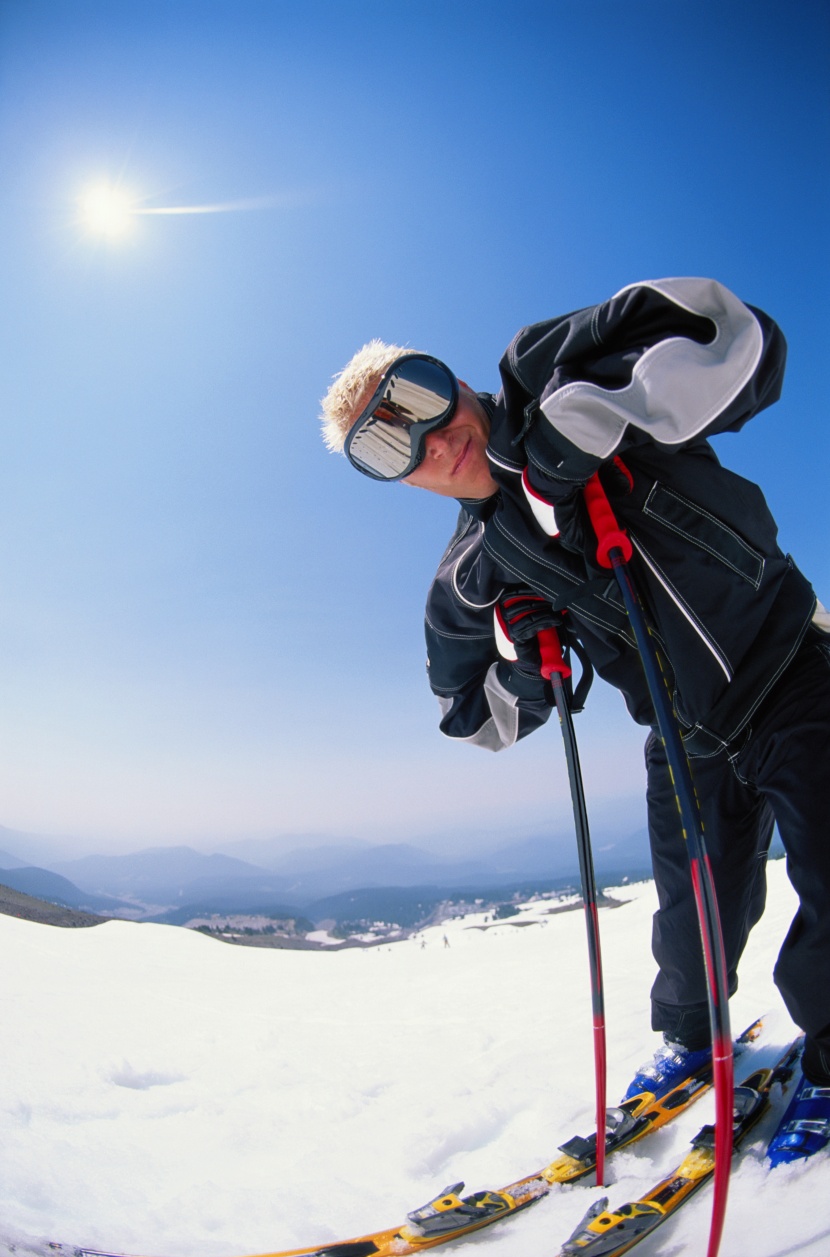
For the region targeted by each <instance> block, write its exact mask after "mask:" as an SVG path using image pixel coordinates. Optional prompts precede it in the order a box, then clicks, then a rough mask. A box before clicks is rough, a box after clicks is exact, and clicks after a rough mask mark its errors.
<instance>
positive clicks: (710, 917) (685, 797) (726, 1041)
mask: <svg viewBox="0 0 830 1257" xmlns="http://www.w3.org/2000/svg"><path fill="white" fill-rule="evenodd" d="M585 505H586V506H587V508H588V514H589V516H590V518H591V523H592V525H593V528H594V532H595V533H596V535H597V541H598V543H599V544H598V547H597V561H598V563H599V564H600V566H601V567H605V568H613V571H614V575H615V576H616V578H617V582H618V584H619V587H620V593H621V594H622V597H623V601H624V603H625V608H626V611H627V612H628V619H629V622H630V624H631V628H632V630H633V633H634V637H635V640H636V642H637V647H638V649H639V652H640V658H641V659H642V661H643V668H644V670H645V674H646V681H647V682H648V689H649V694H650V695H651V701H652V703H653V704H654V710H655V712H656V715H657V724H658V727H659V729H660V737H661V738H662V741H663V746H664V747H665V750H666V759H667V761H668V765H669V772H670V774H671V778H672V784H673V786H674V792H675V798H676V800H677V807H678V810H679V812H680V819H681V826H682V830H683V837H684V839H685V840H686V849H687V851H688V854H689V863H690V867H691V876H692V887H693V889H694V896H695V903H696V905H697V916H698V923H699V925H700V936H701V942H702V946H703V960H704V966H705V970H706V986H707V994H708V1000H709V1021H710V1025H711V1030H712V1076H713V1081H714V1087H715V1113H716V1120H715V1171H714V1200H713V1202H712V1223H711V1227H710V1231H709V1248H708V1254H707V1257H717V1252H718V1248H719V1247H720V1240H721V1235H722V1233H723V1223H724V1217H725V1215H726V1200H727V1195H728V1192H729V1172H730V1168H731V1160H732V1120H733V1119H732V1107H733V1094H734V1086H735V1081H734V1075H733V1069H732V1035H731V1031H730V1027H729V990H728V981H727V973H726V957H725V955H724V950H723V935H722V932H721V925H720V916H719V915H718V904H717V897H716V894H715V885H714V880H713V877H712V868H711V865H710V863H709V857H708V855H707V853H706V846H705V843H704V839H703V825H702V822H701V818H700V812H699V809H698V805H697V797H696V795H695V788H694V783H693V782H692V775H691V772H690V770H689V762H688V760H687V758H686V751H685V748H684V746H683V742H682V739H681V736H680V730H679V728H678V726H677V721H676V719H675V716H674V711H673V708H672V703H671V696H670V694H669V691H668V687H667V684H666V678H665V676H664V674H663V670H662V666H661V663H660V657H659V654H658V652H657V649H656V647H655V645H654V642H653V641H652V638H651V633H650V630H649V628H648V625H647V622H646V618H645V613H644V611H643V605H642V602H641V600H640V597H639V594H638V592H637V587H636V585H635V583H634V580H633V578H632V575H631V571H630V569H629V567H628V563H629V560H630V559H631V556H632V554H633V547H632V544H631V540H630V538H629V537H628V535H627V534H626V533H625V532H624V531H623V530H622V529H621V528H620V527H619V525H618V523H617V520H616V518H615V516H614V512H613V511H612V509H611V506H610V504H609V502H608V498H607V497H606V495H605V490H604V489H603V487H602V484H601V483H600V480H599V477H598V475H597V474H596V473H594V475H593V476H592V477H591V479H590V480H589V481H588V483H587V484H586V485H585Z"/></svg>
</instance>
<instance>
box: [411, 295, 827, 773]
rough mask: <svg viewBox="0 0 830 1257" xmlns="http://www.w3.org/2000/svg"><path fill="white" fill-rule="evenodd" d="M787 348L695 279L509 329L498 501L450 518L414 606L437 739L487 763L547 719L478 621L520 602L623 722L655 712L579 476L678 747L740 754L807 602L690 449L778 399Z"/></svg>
mask: <svg viewBox="0 0 830 1257" xmlns="http://www.w3.org/2000/svg"><path fill="white" fill-rule="evenodd" d="M785 357H786V346H785V342H784V338H783V336H782V334H781V332H780V331H779V329H778V328H777V326H776V325H775V323H773V321H772V320H771V319H770V318H768V317H767V315H765V314H764V313H763V312H762V311H760V310H756V309H754V308H752V307H749V306H746V305H744V304H743V303H742V302H741V301H739V300H738V299H737V298H736V297H735V296H734V295H733V294H732V293H730V292H729V291H728V290H727V289H725V288H724V287H723V286H722V285H720V284H718V283H716V282H714V281H712V280H705V279H667V280H658V281H648V282H645V283H640V284H635V285H632V286H631V287H628V288H625V289H623V290H622V291H621V292H619V293H617V294H616V296H614V297H612V298H611V300H610V301H608V302H605V303H604V304H603V305H599V306H594V307H590V308H588V309H585V310H579V311H576V312H575V313H572V314H567V315H564V316H562V317H561V318H556V319H551V320H549V321H547V322H543V323H536V324H534V325H532V326H530V327H526V328H523V329H522V331H520V332H519V334H518V335H517V336H516V337H515V339H514V340H513V342H512V343H511V344H510V346H509V347H508V349H507V352H506V353H505V355H504V357H503V358H502V361H501V363H500V372H501V378H502V388H501V391H500V393H499V394H498V395H497V396H495V397H494V396H492V395H490V394H482V395H480V400H481V401H482V404H483V405H484V406H485V409H487V411H488V413H489V415H490V418H491V431H490V440H489V445H488V451H487V453H488V457H489V459H490V462H491V470H492V475H493V479H494V480H495V481H496V482H497V484H498V485H499V492H498V493H497V494H495V495H494V496H493V497H491V498H489V499H487V500H486V501H483V502H463V503H462V510H461V514H460V517H459V521H458V526H457V529H456V532H455V534H454V536H453V538H452V540H451V541H450V545H449V547H448V549H447V551H446V553H445V554H444V556H443V558H442V560H441V564H440V566H439V569H438V573H437V575H436V578H435V581H434V583H433V585H432V588H431V590H430V593H429V598H428V602H427V612H426V637H427V652H428V675H429V681H430V685H431V687H432V689H433V691H434V693H435V694H436V695H437V697H438V699H439V702H440V705H441V710H442V718H441V730H442V732H444V733H445V734H447V735H448V736H450V737H452V738H457V739H464V740H467V741H471V742H474V743H476V744H478V745H481V746H485V747H488V748H490V749H492V750H500V749H501V748H502V747H505V746H509V745H511V744H512V743H513V742H514V741H516V739H517V738H519V737H523V736H525V735H526V734H527V733H529V732H531V730H532V729H534V728H536V727H537V726H538V725H539V724H540V723H542V722H543V721H544V720H546V719H547V716H548V714H549V708H548V705H547V703H546V702H545V699H544V691H543V687H542V685H541V683H540V682H539V681H538V680H537V679H536V678H533V677H530V676H529V675H527V674H526V673H523V672H522V671H521V669H520V668H518V667H516V666H514V665H511V664H509V663H507V662H506V661H504V660H501V659H500V658H499V656H498V652H497V649H496V644H495V634H494V630H493V608H494V604H495V603H496V601H497V600H498V598H499V597H500V595H501V593H502V592H503V591H504V590H505V589H506V588H510V587H511V586H513V587H515V586H530V587H531V588H533V589H534V590H536V591H537V592H538V593H540V594H541V595H542V596H544V597H545V598H547V599H549V600H550V601H551V602H552V603H553V604H554V605H555V606H557V607H558V608H565V622H566V624H567V625H568V626H569V628H570V631H571V632H573V633H575V634H576V635H577V636H578V637H579V639H580V640H581V642H582V643H583V645H584V647H585V649H586V651H587V653H588V655H589V658H590V659H591V662H592V663H593V666H594V668H595V669H596V670H597V672H598V673H599V674H600V675H601V676H602V677H604V678H605V679H606V680H607V681H609V682H610V683H611V684H612V685H614V686H616V687H617V688H618V689H620V690H621V691H622V692H623V694H624V696H625V700H626V703H627V705H628V708H629V711H630V712H631V714H632V716H633V717H634V719H635V720H637V721H638V722H639V723H641V724H653V723H654V715H653V711H652V707H651V702H650V699H649V696H648V690H647V687H646V683H645V677H644V675H643V671H642V665H641V663H640V658H639V654H638V652H637V649H636V645H635V642H634V639H633V636H632V634H631V631H630V628H629V626H628V621H627V617H626V614H625V610H624V607H623V605H622V600H621V597H620V595H619V592H618V589H617V585H616V580H615V578H614V577H613V574H612V573H610V572H608V571H606V570H603V569H602V568H600V567H599V566H597V563H596V559H595V552H596V540H595V538H594V534H593V532H592V530H591V528H590V525H589V523H588V521H587V517H586V515H585V512H584V507H583V505H582V486H583V485H584V483H585V481H586V480H587V479H588V478H589V477H590V476H591V475H592V474H593V473H594V472H595V471H597V470H598V471H599V473H600V477H601V479H602V481H603V484H604V486H605V489H606V492H607V493H608V496H609V500H610V502H611V505H612V507H613V509H614V511H615V514H616V516H617V519H618V520H619V522H620V524H621V525H622V526H623V527H625V529H626V530H627V531H628V534H629V536H630V538H631V541H632V543H633V546H634V557H633V559H632V564H631V566H632V571H633V574H634V576H635V579H636V581H637V584H638V587H639V589H640V591H641V593H642V595H643V597H644V600H645V602H646V606H647V611H648V613H649V615H650V619H651V622H652V625H653V626H654V628H655V630H656V634H657V637H658V640H659V643H660V645H661V647H662V653H663V656H664V659H665V661H666V662H667V664H668V669H669V678H670V682H671V685H672V688H673V699H674V706H675V711H676V714H677V717H678V719H679V721H680V724H681V728H682V731H683V736H684V742H685V745H686V748H687V751H688V752H689V754H691V755H693V756H700V755H704V756H705V755H712V754H715V753H717V752H718V751H719V750H720V749H721V748H722V747H723V746H724V745H732V746H734V745H735V744H740V739H741V737H742V735H743V734H744V733H745V732H746V731H747V730H748V722H749V720H750V717H751V715H752V713H753V711H754V710H755V709H756V707H757V706H758V704H759V703H760V702H761V701H762V699H763V697H764V695H765V694H766V693H767V691H768V690H769V689H770V687H771V686H772V685H773V684H774V682H775V681H776V679H777V678H778V677H779V676H780V675H781V673H782V672H783V670H784V669H785V668H786V667H787V665H788V663H789V662H790V661H791V659H792V658H793V655H794V654H795V652H796V650H797V649H798V646H799V644H800V642H801V640H802V638H803V637H804V634H805V633H806V631H807V629H808V627H809V625H810V621H811V617H812V616H813V614H814V612H815V611H816V597H815V594H814V592H813V590H812V587H811V586H810V584H809V582H808V581H807V580H806V578H805V577H804V576H803V575H802V574H801V573H800V572H799V571H798V569H797V568H796V567H795V565H794V563H793V561H792V559H791V558H790V557H789V556H788V555H785V554H783V553H782V552H781V550H780V549H779V548H778V545H777V541H776V536H777V528H776V524H775V521H774V520H773V518H772V516H771V514H770V512H769V509H768V507H767V505H766V502H765V500H764V497H763V494H762V493H761V491H760V489H759V488H758V487H757V485H755V484H752V483H751V482H749V481H747V480H745V479H743V478H742V477H740V476H737V475H735V474H734V473H733V472H730V471H728V470H726V468H724V467H722V466H721V464H720V462H719V461H718V459H717V457H716V455H715V453H714V451H713V449H712V447H711V446H710V445H709V443H708V441H707V440H706V438H707V437H708V436H710V435H713V434H714V433H718V432H724V431H737V430H738V429H739V428H741V427H742V425H743V424H744V423H745V422H746V421H747V420H748V419H750V418H751V417H752V416H753V415H755V414H757V413H758V411H760V410H762V409H764V407H766V406H768V405H770V404H771V403H772V402H774V401H775V400H776V399H777V398H778V396H779V394H780V388H781V380H782V377H783V372H784V363H785Z"/></svg>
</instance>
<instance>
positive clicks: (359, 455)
mask: <svg viewBox="0 0 830 1257" xmlns="http://www.w3.org/2000/svg"><path fill="white" fill-rule="evenodd" d="M457 405H458V380H457V379H456V378H455V376H454V375H453V373H452V371H450V369H449V367H447V366H445V365H444V363H443V362H439V361H438V359H437V358H430V357H429V356H428V355H427V354H407V356H406V357H405V358H398V359H397V360H396V361H395V362H393V363H392V365H391V367H389V369H388V370H387V371H386V372H385V373H384V375H383V376H382V377H381V381H380V383H379V384H378V386H377V388H376V389H375V391H374V393H373V394H372V398H371V400H370V402H369V405H368V406H367V407H366V408H365V409H364V410H363V411H362V412H361V414H360V416H359V417H358V418H357V419H356V420H355V422H354V423H353V424H352V426H351V428H350V429H349V434H348V436H347V437H346V444H345V447H344V449H345V454H346V457H347V458H348V460H349V462H350V463H351V464H352V466H353V467H356V468H357V470H358V471H362V472H363V474H364V476H371V477H372V479H373V480H402V479H403V477H404V476H408V475H409V474H410V472H413V471H414V470H415V468H416V467H417V466H418V464H419V463H420V462H421V460H422V459H423V457H424V454H425V453H426V450H425V447H424V441H425V440H426V438H427V437H428V436H429V434H430V432H435V430H436V429H437V428H443V427H444V426H445V425H446V424H448V423H449V422H450V420H451V419H452V417H453V415H454V414H455V408H456V406H457Z"/></svg>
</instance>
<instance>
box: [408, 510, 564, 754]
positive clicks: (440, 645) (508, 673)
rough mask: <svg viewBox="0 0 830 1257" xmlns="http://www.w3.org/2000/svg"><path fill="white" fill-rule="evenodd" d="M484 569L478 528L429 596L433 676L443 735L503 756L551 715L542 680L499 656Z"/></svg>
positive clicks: (460, 544)
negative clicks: (498, 752)
mask: <svg viewBox="0 0 830 1257" xmlns="http://www.w3.org/2000/svg"><path fill="white" fill-rule="evenodd" d="M462 514H463V513H462ZM462 563H463V564H464V571H463V574H460V573H459V567H460V565H461V564H462ZM483 568H486V560H484V556H483V555H481V553H480V536H479V535H478V533H477V529H476V526H475V525H474V524H473V526H472V528H470V529H469V530H467V531H466V532H465V531H463V530H462V531H461V533H460V534H459V533H457V534H456V537H455V538H453V541H452V542H451V543H450V548H449V550H448V551H447V553H446V554H445V555H444V558H443V559H442V561H441V566H440V568H439V569H438V574H437V575H436V578H435V580H434V582H433V585H432V588H431V589H430V592H429V597H428V600H427V609H426V620H425V633H426V643H427V676H428V678H429V684H430V687H431V689H432V692H433V693H434V694H435V696H436V697H437V699H438V703H439V706H440V709H441V721H440V729H441V732H442V733H443V734H445V736H446V737H449V738H453V739H455V740H456V741H461V742H470V743H471V744H473V745H474V746H481V747H484V748H485V749H486V750H490V751H501V750H503V749H504V748H505V747H508V746H512V745H513V743H514V742H517V741H518V740H519V738H523V737H526V736H527V734H528V733H532V732H533V730H534V729H538V728H539V726H540V725H542V724H544V723H545V721H546V720H547V719H548V716H549V715H550V711H551V709H550V706H549V705H548V702H547V701H546V699H545V683H544V682H543V680H542V678H541V677H532V676H529V675H528V674H527V673H525V672H523V671H522V670H521V669H520V668H519V667H517V666H515V665H513V664H511V663H509V662H508V661H507V660H505V659H502V658H500V656H499V654H498V650H497V647H496V637H495V631H494V622H493V601H494V599H493V594H494V590H495V587H494V586H492V584H491V581H490V579H489V574H487V573H486V571H483V570H482V569H483ZM499 592H500V588H499V589H498V590H496V591H495V597H498V593H499Z"/></svg>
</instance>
